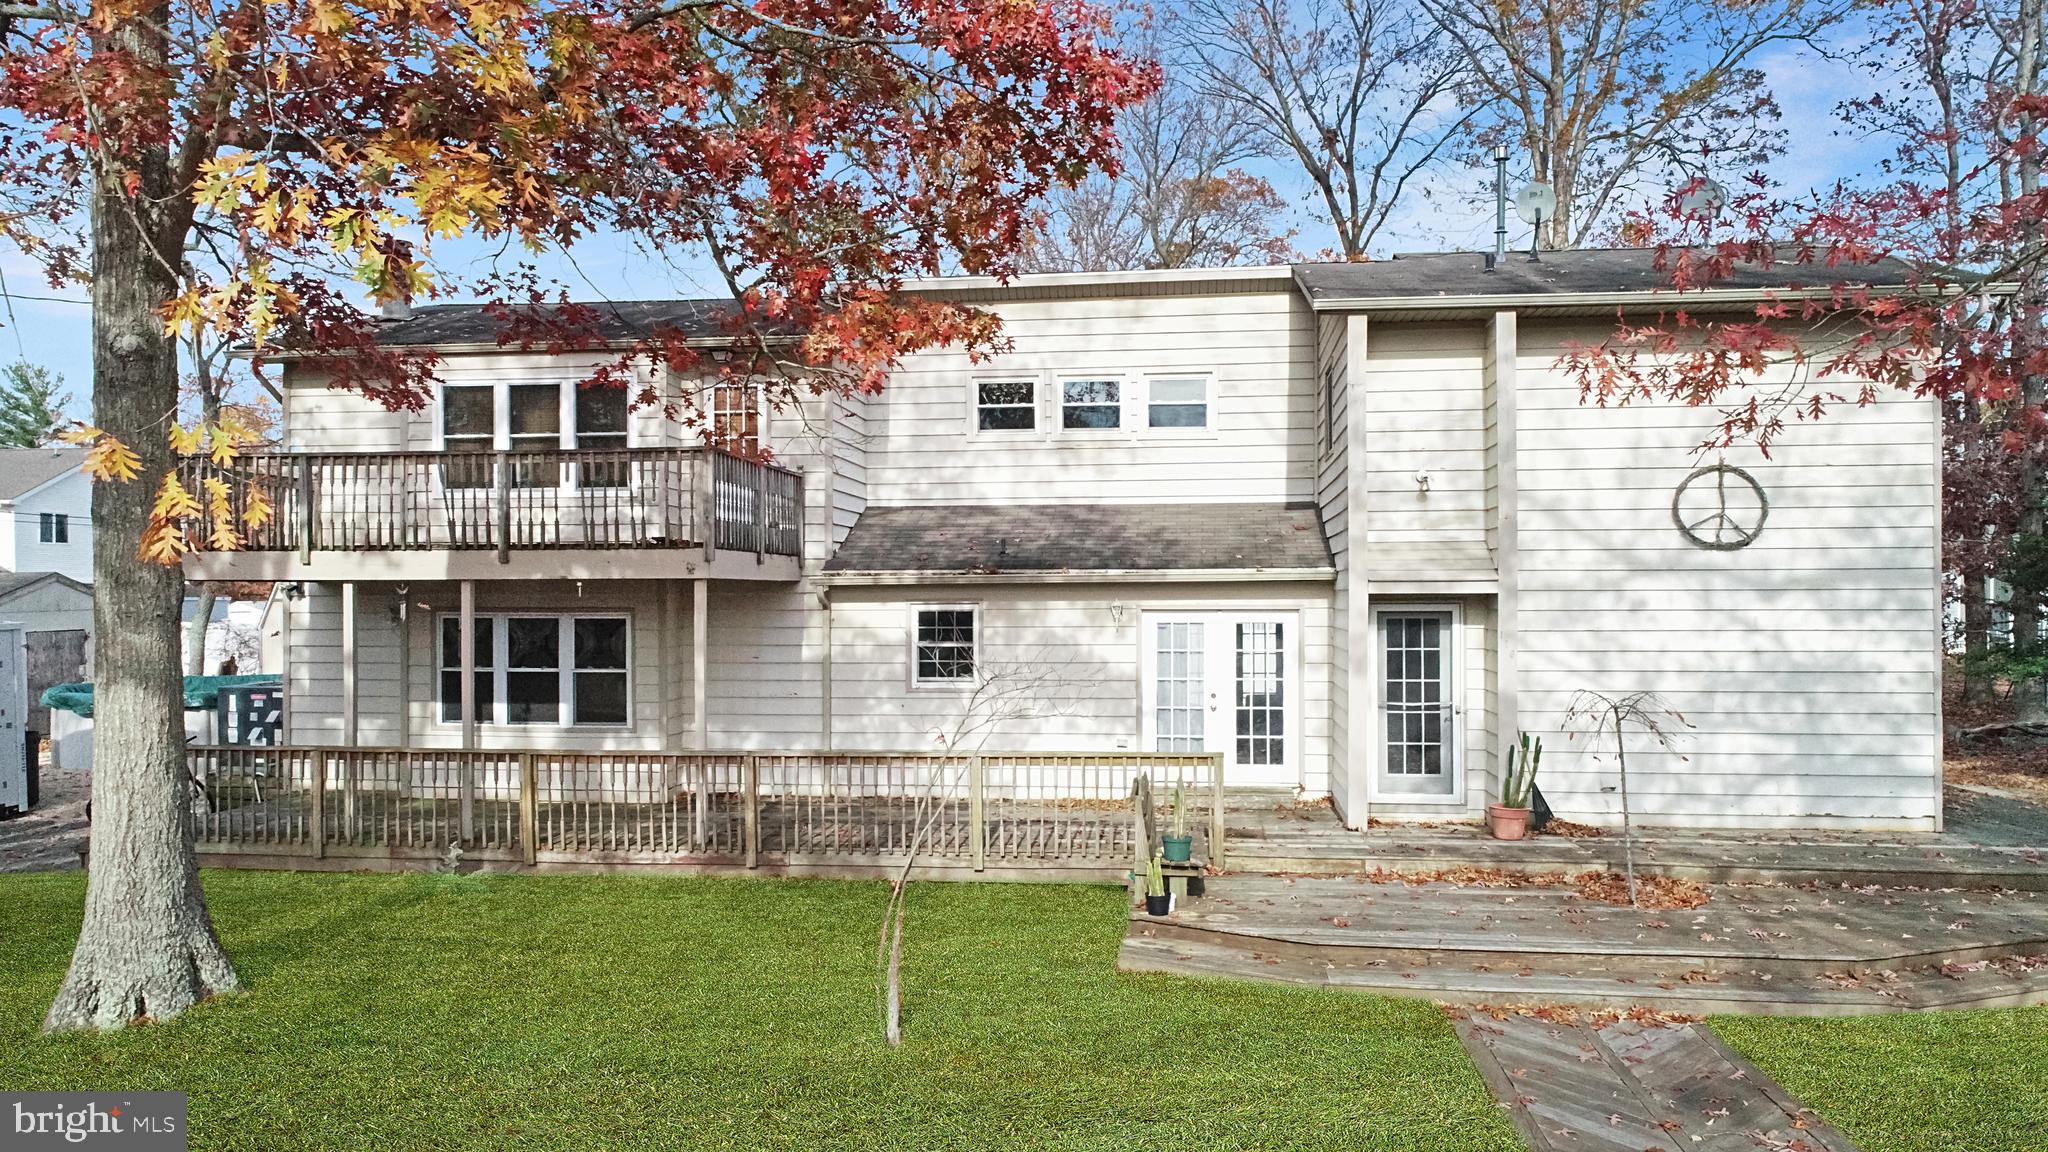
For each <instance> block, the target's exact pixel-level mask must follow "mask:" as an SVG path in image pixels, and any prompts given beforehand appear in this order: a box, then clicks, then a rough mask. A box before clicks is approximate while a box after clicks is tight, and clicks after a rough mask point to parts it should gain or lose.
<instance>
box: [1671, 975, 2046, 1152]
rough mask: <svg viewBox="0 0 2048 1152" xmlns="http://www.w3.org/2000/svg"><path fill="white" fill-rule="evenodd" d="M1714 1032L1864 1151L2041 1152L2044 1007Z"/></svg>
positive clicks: (1753, 1023)
mask: <svg viewBox="0 0 2048 1152" xmlns="http://www.w3.org/2000/svg"><path fill="white" fill-rule="evenodd" d="M1712 1023H1713V1027H1714V1030H1715V1031H1716V1032H1718V1033H1720V1034H1721V1038H1722V1039H1724V1040H1726V1041H1728V1043H1729V1044H1730V1045H1732V1046H1733V1047H1735V1048H1736V1049H1737V1050H1739V1051H1740V1052H1742V1054H1743V1055H1745V1056H1747V1057H1749V1058H1750V1059H1751V1060H1754V1061H1756V1063H1757V1065H1758V1066H1759V1067H1761V1068H1762V1069H1763V1070H1764V1071H1766V1072H1768V1073H1770V1074H1771V1075H1773V1076H1775V1077H1777V1078H1778V1080H1779V1082H1780V1083H1782V1084H1784V1085H1785V1086H1786V1087H1787V1088H1789V1089H1791V1090H1792V1091H1793V1093H1795V1094H1796V1095H1798V1096H1799V1098H1800V1099H1802V1100H1804V1101H1805V1102H1806V1104H1807V1105H1808V1106H1809V1107H1811V1108H1813V1109H1814V1110H1815V1111H1817V1112H1819V1113H1820V1114H1821V1115H1823V1116H1825V1117H1827V1118H1828V1119H1829V1120H1830V1121H1832V1122H1833V1123H1834V1124H1835V1125H1836V1126H1837V1127H1839V1128H1841V1129H1842V1130H1843V1131H1844V1132H1846V1133H1848V1134H1849V1136H1850V1137H1851V1138H1852V1139H1854V1140H1856V1141H1857V1142H1858V1143H1860V1144H1861V1145H1862V1146H1863V1149H1864V1152H2022V1150H2024V1152H2039V1150H2040V1149H2043V1148H2048V1008H2017V1009H2007V1010H1994V1011H1985V1012H1934V1013H1913V1014H1901V1015H1896V1016H1870V1017H1862V1018H1857V1019H1845V1020H1785V1019H1761V1018H1757V1017H1728V1018H1725V1019H1716V1020H1714V1021H1713V1022H1712Z"/></svg>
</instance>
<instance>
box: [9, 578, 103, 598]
mask: <svg viewBox="0 0 2048 1152" xmlns="http://www.w3.org/2000/svg"><path fill="white" fill-rule="evenodd" d="M45 584H48V585H50V586H52V587H55V588H65V589H69V590H70V591H73V592H77V593H79V594H81V595H83V596H85V597H86V600H87V602H88V603H90V602H91V599H92V585H90V584H82V583H80V582H78V581H76V580H73V579H72V578H71V577H69V576H66V575H64V574H63V573H62V572H0V602H4V601H7V600H12V599H13V598H14V597H16V596H18V595H20V594H21V593H23V592H26V591H28V590H29V589H31V588H40V587H42V586H43V585H45Z"/></svg>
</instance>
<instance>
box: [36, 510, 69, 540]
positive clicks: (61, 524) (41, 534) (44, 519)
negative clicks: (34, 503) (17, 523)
mask: <svg viewBox="0 0 2048 1152" xmlns="http://www.w3.org/2000/svg"><path fill="white" fill-rule="evenodd" d="M36 527H37V536H38V538H39V539H40V540H41V541H42V542H43V543H45V544H69V543H71V516H70V514H69V513H66V512H44V513H42V514H41V515H40V516H39V517H38V520H37V524H36Z"/></svg>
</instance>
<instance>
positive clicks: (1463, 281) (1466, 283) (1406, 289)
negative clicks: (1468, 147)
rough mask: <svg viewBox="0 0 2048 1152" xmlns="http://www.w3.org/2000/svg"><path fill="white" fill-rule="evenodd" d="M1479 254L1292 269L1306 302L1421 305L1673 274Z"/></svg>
mask: <svg viewBox="0 0 2048 1152" xmlns="http://www.w3.org/2000/svg"><path fill="white" fill-rule="evenodd" d="M1487 255H1488V254H1487V253H1484V252H1432V253H1423V254H1419V255H1413V256H1397V257H1395V258H1394V259H1392V260H1366V261H1361V262H1359V263H1351V264H1297V265H1295V268H1294V279H1295V283H1297V284H1299V285H1301V290H1302V291H1303V292H1305V293H1307V294H1308V298H1309V300H1310V301H1311V302H1317V303H1327V302H1330V301H1337V300H1397V299H1405V300H1420V299H1428V298H1431V297H1447V298H1456V297H1467V296H1561V295H1587V294H1606V293H1618V292H1659V291H1663V292H1669V291H1671V290H1672V289H1671V277H1670V274H1669V273H1668V272H1663V271H1659V270H1658V268H1657V254H1656V251H1655V250H1654V249H1649V248H1591V249H1582V250H1579V251H1575V252H1545V253H1543V258H1542V259H1541V260H1535V261H1532V260H1530V259H1529V257H1528V254H1527V253H1526V252H1510V253H1508V258H1507V259H1506V260H1503V261H1501V262H1500V263H1499V264H1498V265H1496V266H1495V267H1494V269H1493V271H1491V272H1489V271H1487V269H1486V257H1487ZM1910 275H1911V269H1909V268H1908V267H1907V266H1906V265H1905V264H1904V263H1901V262H1900V261H1897V260H1892V259H1886V260H1882V261H1879V262H1877V263H1873V264H1856V265H1842V266H1840V267H1835V268H1829V267H1826V266H1824V265H1819V264H1792V263H1785V264H1777V265H1774V266H1772V267H1770V268H1758V267H1755V266H1752V265H1742V266H1739V267H1737V268H1736V269H1735V270H1734V271H1733V272H1732V273H1731V274H1730V275H1729V276H1728V277H1727V278H1725V279H1721V280H1716V281H1715V282H1714V284H1713V287H1714V288H1717V289H1769V288H1775V289H1789V288H1795V287H1800V286H1806V287H1818V286H1821V285H1826V284H1835V283H1852V284H1869V285H1902V284H1905V283H1907V282H1908V280H1909V279H1910Z"/></svg>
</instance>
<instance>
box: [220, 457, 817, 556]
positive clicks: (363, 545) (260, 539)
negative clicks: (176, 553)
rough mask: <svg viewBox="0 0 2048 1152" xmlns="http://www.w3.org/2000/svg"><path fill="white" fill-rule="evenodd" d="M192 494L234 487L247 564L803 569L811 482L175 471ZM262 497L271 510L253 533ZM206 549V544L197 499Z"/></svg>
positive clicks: (589, 469) (578, 462) (684, 466)
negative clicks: (519, 562)
mask: <svg viewBox="0 0 2048 1152" xmlns="http://www.w3.org/2000/svg"><path fill="white" fill-rule="evenodd" d="M180 479H181V481H182V482H183V483H184V485H185V487H186V489H187V490H188V491H191V492H194V493H199V492H202V490H203V489H202V486H203V485H204V484H205V483H206V482H207V481H208V480H224V481H226V486H227V492H228V504H229V511H230V513H231V514H232V515H233V516H234V517H235V523H234V527H235V529H236V531H237V532H238V533H240V534H241V535H242V536H243V537H244V540H243V544H242V547H243V549H244V550H245V551H257V552H291V551H296V552H299V553H300V554H301V555H302V556H307V557H310V555H311V554H312V553H313V552H316V551H337V552H360V551H380V550H394V551H421V550H464V551H466V550H495V551H496V552H497V553H498V557H499V559H501V560H505V559H509V557H510V554H511V553H512V552H514V551H524V550H530V549H548V548H683V547H706V548H709V549H711V550H712V551H714V552H715V551H716V550H718V549H725V550H728V551H736V552H753V553H756V554H758V555H763V556H797V555H800V554H801V553H802V545H803V504H804V497H803V477H801V476H799V475H798V474H796V473H794V472H791V471H789V470H788V469H786V468H780V467H777V466H775V465H772V464H764V463H762V462H760V461H756V460H747V459H742V458H740V457H737V456H729V455H727V454H725V453H723V452H718V451H715V450H711V449H703V448H632V449H618V450H604V451H555V450H546V451H516V452H496V451H484V452H352V453H328V452H319V453H315V452H264V453H249V454H246V455H242V456H238V457H236V458H235V459H233V460H232V461H230V462H228V463H227V464H225V465H220V464H216V463H214V462H213V461H212V460H210V459H207V458H205V457H196V456H195V457H187V458H185V459H184V460H183V461H181V463H180ZM258 497H260V498H261V499H262V500H263V501H264V502H266V503H268V504H269V506H270V508H271V516H270V517H269V519H268V520H267V521H265V522H264V523H263V524H262V525H260V526H258V527H255V528H249V527H248V526H247V523H246V521H245V520H244V519H243V513H244V512H245V511H246V510H247V509H248V507H249V505H250V503H251V501H252V500H253V499H256V498H258ZM201 504H202V511H201V513H200V519H201V523H200V525H199V530H200V536H201V538H203V539H211V538H212V536H213V529H214V525H213V523H212V520H211V517H212V515H213V511H214V509H213V507H212V502H211V501H209V500H205V499H203V498H202V500H201Z"/></svg>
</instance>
